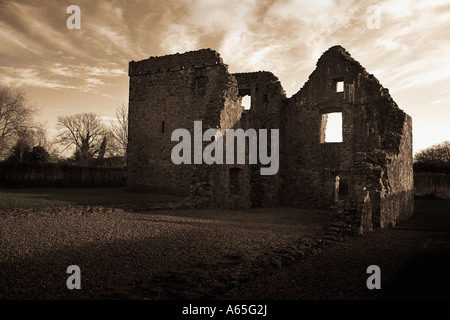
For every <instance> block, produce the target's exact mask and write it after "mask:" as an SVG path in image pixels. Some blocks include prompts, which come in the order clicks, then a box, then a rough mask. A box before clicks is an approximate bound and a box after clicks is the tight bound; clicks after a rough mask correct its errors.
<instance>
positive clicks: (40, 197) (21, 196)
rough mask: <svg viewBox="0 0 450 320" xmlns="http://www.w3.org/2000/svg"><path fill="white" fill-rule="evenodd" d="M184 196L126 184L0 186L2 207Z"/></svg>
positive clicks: (138, 201)
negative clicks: (129, 187) (131, 188)
mask: <svg viewBox="0 0 450 320" xmlns="http://www.w3.org/2000/svg"><path fill="white" fill-rule="evenodd" d="M182 199H183V197H179V196H173V195H166V194H154V193H137V192H131V191H127V190H125V189H124V188H95V189H94V188H93V189H89V188H80V189H57V188H35V189H0V209H11V208H32V207H43V206H62V205H120V204H145V203H157V202H167V201H177V200H182Z"/></svg>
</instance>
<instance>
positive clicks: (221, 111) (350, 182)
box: [127, 46, 413, 233]
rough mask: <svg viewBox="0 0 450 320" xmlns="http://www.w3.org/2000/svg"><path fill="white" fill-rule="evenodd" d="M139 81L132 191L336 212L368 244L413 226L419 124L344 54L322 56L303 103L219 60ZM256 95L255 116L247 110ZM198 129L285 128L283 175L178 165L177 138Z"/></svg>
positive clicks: (150, 63)
mask: <svg viewBox="0 0 450 320" xmlns="http://www.w3.org/2000/svg"><path fill="white" fill-rule="evenodd" d="M129 76H130V100H129V144H128V180H127V185H128V187H129V188H130V189H134V190H146V191H153V192H163V193H171V194H179V195H185V196H187V200H186V202H188V203H190V204H191V206H192V207H203V208H249V207H252V206H253V207H264V206H266V207H267V206H295V207H304V208H335V209H336V210H338V212H341V213H342V215H346V216H347V220H349V221H353V222H355V221H356V227H355V228H356V230H358V231H359V232H360V233H363V232H365V231H367V230H371V229H372V228H373V227H387V226H391V225H395V224H396V223H397V222H399V221H401V220H404V219H407V218H409V217H410V216H411V215H412V212H413V169H412V121H411V118H410V117H409V116H408V115H407V114H405V113H404V112H403V111H402V110H400V109H399V108H398V106H397V104H396V103H395V102H394V101H393V100H392V98H391V97H390V95H389V91H388V90H387V89H385V88H383V87H382V85H381V84H380V83H379V82H378V80H377V79H376V78H375V77H374V76H373V75H371V74H369V73H367V72H366V70H365V69H364V68H363V67H362V66H361V65H360V64H359V63H358V62H357V61H355V60H354V59H353V58H352V57H351V56H350V54H349V53H348V52H347V51H346V50H345V49H344V48H342V47H340V46H335V47H332V48H330V49H329V50H327V51H326V52H325V53H324V54H323V55H322V57H320V59H319V60H318V62H317V67H316V69H315V70H314V72H313V73H312V74H311V75H310V77H309V80H308V81H307V82H306V83H305V85H304V86H303V88H302V89H300V91H298V92H297V93H296V94H294V95H293V96H292V97H291V98H287V97H286V95H285V93H284V90H283V88H282V86H281V84H280V82H279V80H278V79H277V77H276V76H274V75H273V74H272V73H270V72H254V73H237V74H230V73H229V72H228V68H227V65H225V64H224V63H223V61H222V59H221V58H220V56H219V54H218V53H217V52H216V51H214V50H211V49H203V50H199V51H192V52H187V53H184V54H174V55H168V56H163V57H151V58H149V59H147V60H142V61H138V62H134V61H132V62H130V66H129ZM342 81H343V90H342V91H341V92H338V91H337V90H336V85H337V82H342ZM246 95H249V96H251V107H250V109H249V110H244V108H243V107H242V106H241V100H242V97H243V96H246ZM331 112H341V113H342V136H343V141H342V142H339V143H325V142H324V137H325V127H326V121H327V114H328V113H331ZM194 121H202V123H203V131H205V130H207V129H209V128H217V129H220V130H221V131H222V133H223V134H224V133H225V130H226V129H236V128H242V129H244V130H246V129H249V128H253V129H255V130H258V129H268V130H270V129H279V132H280V140H279V150H280V155H279V157H280V160H279V161H280V168H279V172H278V174H276V175H271V176H270V175H267V176H264V175H261V174H260V170H259V169H260V168H261V166H262V165H261V164H248V161H247V162H246V164H244V165H242V164H241V165H236V164H235V165H232V164H221V165H219V164H213V165H207V164H190V165H188V164H181V165H175V164H174V163H173V162H172V161H171V150H172V148H173V147H174V146H175V145H176V144H177V143H178V142H177V141H171V134H172V132H173V131H174V130H175V129H178V128H185V129H187V130H189V131H190V132H191V135H193V124H194ZM209 143H210V142H203V145H204V146H206V145H208V144H209ZM269 146H270V143H269ZM269 152H270V151H269ZM192 154H193V152H192Z"/></svg>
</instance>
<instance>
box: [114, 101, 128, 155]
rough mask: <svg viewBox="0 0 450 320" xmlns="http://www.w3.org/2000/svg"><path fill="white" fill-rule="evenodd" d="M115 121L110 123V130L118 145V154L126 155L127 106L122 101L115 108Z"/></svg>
mask: <svg viewBox="0 0 450 320" xmlns="http://www.w3.org/2000/svg"><path fill="white" fill-rule="evenodd" d="M116 118H117V121H115V122H112V123H111V132H112V136H113V138H114V140H115V141H116V142H117V145H118V155H120V156H124V157H126V156H127V147H128V108H127V107H126V106H125V104H124V103H122V105H121V106H120V107H119V108H117V109H116Z"/></svg>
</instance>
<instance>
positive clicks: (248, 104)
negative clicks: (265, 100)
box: [241, 95, 252, 110]
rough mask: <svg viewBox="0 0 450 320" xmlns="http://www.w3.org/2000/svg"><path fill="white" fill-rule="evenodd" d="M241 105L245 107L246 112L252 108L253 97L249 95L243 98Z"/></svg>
mask: <svg viewBox="0 0 450 320" xmlns="http://www.w3.org/2000/svg"><path fill="white" fill-rule="evenodd" d="M241 105H242V106H243V107H244V109H245V110H249V109H250V107H251V106H252V97H251V96H249V95H246V96H243V97H242V101H241Z"/></svg>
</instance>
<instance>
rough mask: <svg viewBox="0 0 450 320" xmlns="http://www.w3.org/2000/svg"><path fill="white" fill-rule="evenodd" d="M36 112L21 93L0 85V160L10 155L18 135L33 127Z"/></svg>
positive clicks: (18, 90)
mask: <svg viewBox="0 0 450 320" xmlns="http://www.w3.org/2000/svg"><path fill="white" fill-rule="evenodd" d="M36 112H37V109H35V108H34V107H32V106H30V105H29V104H28V103H27V101H26V96H25V93H24V92H23V91H21V90H20V89H16V88H13V87H11V86H5V85H0V160H2V159H4V158H5V157H6V156H7V155H8V154H9V153H10V151H11V148H12V147H13V145H14V144H15V143H16V141H17V140H18V138H19V133H20V132H23V131H24V130H27V129H29V128H32V127H33V125H34V124H33V116H34V115H35V114H36Z"/></svg>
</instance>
